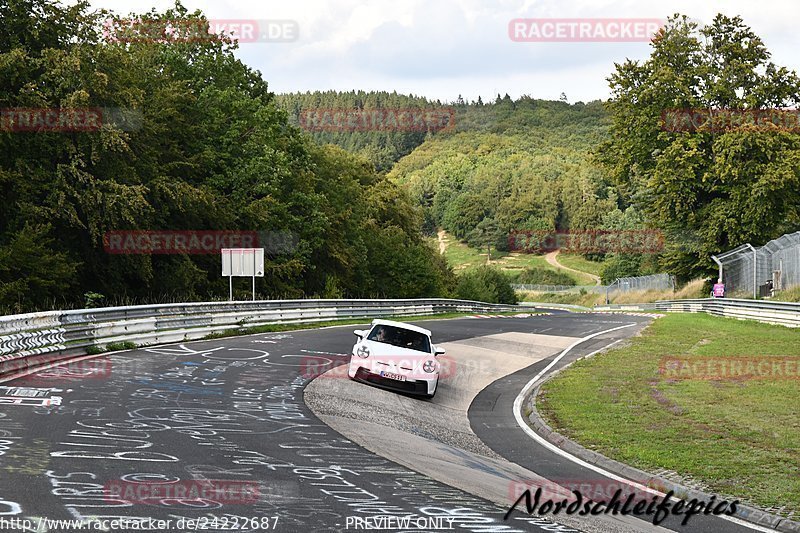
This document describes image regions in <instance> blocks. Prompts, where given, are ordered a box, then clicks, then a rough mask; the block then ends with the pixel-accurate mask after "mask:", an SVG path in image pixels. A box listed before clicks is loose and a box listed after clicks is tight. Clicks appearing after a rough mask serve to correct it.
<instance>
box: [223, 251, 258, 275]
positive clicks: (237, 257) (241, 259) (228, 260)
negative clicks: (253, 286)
mask: <svg viewBox="0 0 800 533" xmlns="http://www.w3.org/2000/svg"><path fill="white" fill-rule="evenodd" d="M222 275H223V276H236V277H248V278H250V277H256V278H263V277H264V249H263V248H223V249H222Z"/></svg>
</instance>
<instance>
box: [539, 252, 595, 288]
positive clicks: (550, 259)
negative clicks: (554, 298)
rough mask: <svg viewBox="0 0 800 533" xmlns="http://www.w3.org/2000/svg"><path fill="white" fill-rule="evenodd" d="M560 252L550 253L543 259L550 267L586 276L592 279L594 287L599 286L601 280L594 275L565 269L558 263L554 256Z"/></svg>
mask: <svg viewBox="0 0 800 533" xmlns="http://www.w3.org/2000/svg"><path fill="white" fill-rule="evenodd" d="M560 251H561V250H556V251H555V252H550V253H549V254H547V255H546V256H544V258H545V259H546V260H547V262H548V263H550V264H551V265H553V266H554V267H556V268H562V269H564V270H568V271H570V272H575V273H576V274H583V275H584V276H588V277H590V278H592V279H593V280H594V284H595V285H600V283H601V280H600V278H599V277H598V276H595V275H594V274H590V273H589V272H584V271H583V270H575V269H574V268H569V267H565V266H564V265H562V264H561V263H559V262H558V259H556V256H557V255H558V252H560Z"/></svg>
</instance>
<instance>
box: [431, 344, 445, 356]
mask: <svg viewBox="0 0 800 533" xmlns="http://www.w3.org/2000/svg"><path fill="white" fill-rule="evenodd" d="M433 353H434V355H436V356H437V357H438V356H440V355H444V353H445V352H444V348H439V347H438V346H436V347H435V348H434V352H433Z"/></svg>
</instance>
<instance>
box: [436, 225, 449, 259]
mask: <svg viewBox="0 0 800 533" xmlns="http://www.w3.org/2000/svg"><path fill="white" fill-rule="evenodd" d="M436 235H437V236H438V237H439V253H440V254H443V253H444V251H445V250H447V243H446V242H444V235H445V233H444V230H443V229H440V230H439V233H437V234H436Z"/></svg>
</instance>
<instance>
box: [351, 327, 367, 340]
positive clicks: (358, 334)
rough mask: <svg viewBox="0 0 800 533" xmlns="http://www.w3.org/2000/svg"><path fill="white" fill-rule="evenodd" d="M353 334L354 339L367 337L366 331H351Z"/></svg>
mask: <svg viewBox="0 0 800 533" xmlns="http://www.w3.org/2000/svg"><path fill="white" fill-rule="evenodd" d="M353 333H354V334H355V336H356V337H358V338H359V339H363V338H364V337H366V335H367V332H366V331H364V330H363V329H357V330H355V331H353Z"/></svg>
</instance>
